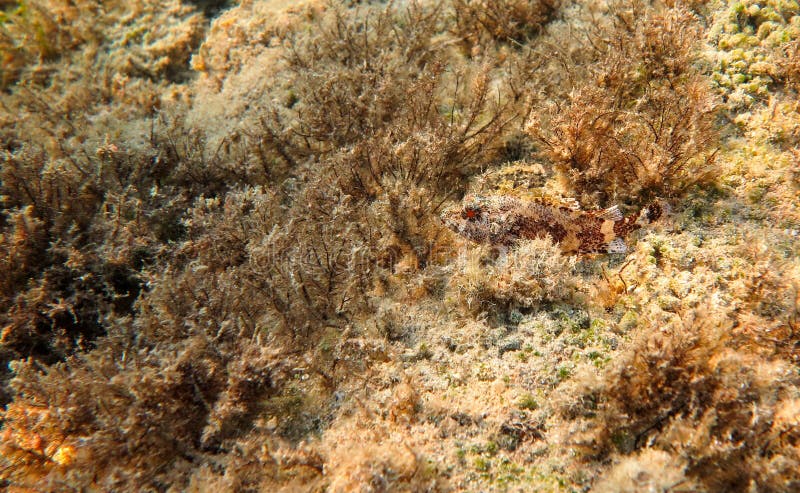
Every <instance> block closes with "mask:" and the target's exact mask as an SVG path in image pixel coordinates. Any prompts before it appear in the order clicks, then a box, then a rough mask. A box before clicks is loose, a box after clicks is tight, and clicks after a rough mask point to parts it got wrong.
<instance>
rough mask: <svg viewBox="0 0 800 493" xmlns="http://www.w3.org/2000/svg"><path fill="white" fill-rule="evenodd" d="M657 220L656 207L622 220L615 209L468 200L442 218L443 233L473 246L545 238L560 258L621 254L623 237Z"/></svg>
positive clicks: (658, 209)
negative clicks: (558, 250)
mask: <svg viewBox="0 0 800 493" xmlns="http://www.w3.org/2000/svg"><path fill="white" fill-rule="evenodd" d="M661 214H662V206H661V204H660V203H659V202H654V203H652V204H651V205H649V206H647V207H645V208H643V209H642V210H641V211H640V212H639V214H636V215H633V216H629V217H623V215H622V212H620V210H619V208H618V207H617V206H613V207H609V208H608V209H603V210H596V211H582V210H580V209H579V208H578V207H577V206H575V205H572V206H569V205H566V203H557V202H555V201H551V200H549V199H544V198H541V199H535V200H530V201H528V200H523V199H519V198H516V197H510V196H504V195H495V196H471V195H468V196H466V197H465V198H464V203H463V205H461V206H460V207H455V208H451V209H449V210H446V211H444V212H443V213H442V220H443V221H444V223H445V225H447V227H448V228H450V229H451V230H453V231H454V232H456V233H458V234H460V235H461V236H464V237H466V238H468V239H470V240H472V241H474V242H477V243H487V244H490V245H497V246H509V245H511V244H513V243H515V242H517V241H518V240H521V239H526V238H528V239H533V238H541V237H545V236H549V237H550V238H552V240H553V241H554V242H555V243H557V244H558V245H559V247H560V248H561V251H562V252H564V253H625V252H626V251H627V245H626V244H625V237H626V236H627V235H628V234H629V233H631V232H632V231H634V230H637V229H639V228H640V227H642V225H644V224H647V223H652V222H653V221H656V220H657V219H658V218H659V217H661Z"/></svg>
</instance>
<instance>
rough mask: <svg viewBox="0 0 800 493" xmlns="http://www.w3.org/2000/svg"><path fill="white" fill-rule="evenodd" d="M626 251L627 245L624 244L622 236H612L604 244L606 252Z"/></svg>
mask: <svg viewBox="0 0 800 493" xmlns="http://www.w3.org/2000/svg"><path fill="white" fill-rule="evenodd" d="M627 251H628V245H626V244H625V240H623V239H622V238H614V239H613V240H611V241H610V242H609V243H608V245H607V246H606V252H608V253H625V252H627Z"/></svg>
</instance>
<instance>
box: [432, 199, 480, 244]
mask: <svg viewBox="0 0 800 493" xmlns="http://www.w3.org/2000/svg"><path fill="white" fill-rule="evenodd" d="M491 217H492V208H491V205H490V204H489V203H487V202H486V201H484V200H482V199H481V198H480V197H474V196H467V197H465V198H464V202H463V203H462V204H460V205H457V206H453V207H450V208H448V209H445V210H444V211H443V212H442V214H441V218H442V222H444V224H445V226H447V227H448V228H449V229H450V230H451V231H453V232H455V233H457V234H459V235H461V236H463V237H464V238H467V239H469V240H472V241H475V242H478V243H485V242H487V241H489V239H490V236H491V233H492V227H491V226H492V224H491V220H490V219H491Z"/></svg>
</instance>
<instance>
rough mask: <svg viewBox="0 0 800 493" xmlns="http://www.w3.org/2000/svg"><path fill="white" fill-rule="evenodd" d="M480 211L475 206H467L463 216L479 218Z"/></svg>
mask: <svg viewBox="0 0 800 493" xmlns="http://www.w3.org/2000/svg"><path fill="white" fill-rule="evenodd" d="M480 212H481V211H480V210H478V209H477V208H475V207H467V208H465V209H464V212H463V213H462V214H461V217H463V218H464V219H468V220H470V221H473V220H475V219H477V218H478V214H480Z"/></svg>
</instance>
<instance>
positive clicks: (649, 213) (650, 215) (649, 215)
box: [638, 199, 669, 226]
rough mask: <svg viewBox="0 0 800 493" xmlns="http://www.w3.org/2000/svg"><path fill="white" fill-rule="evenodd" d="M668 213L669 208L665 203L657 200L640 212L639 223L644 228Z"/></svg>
mask: <svg viewBox="0 0 800 493" xmlns="http://www.w3.org/2000/svg"><path fill="white" fill-rule="evenodd" d="M667 213H669V206H668V205H667V204H666V203H665V202H663V201H661V200H658V199H656V200H654V201H652V202H650V203H649V204H648V205H647V206H646V207H644V208H643V209H642V210H641V211H640V212H639V218H638V222H639V224H640V225H642V226H644V225H646V224H652V223H654V222H656V221H658V220H659V219H661V217H662V216H663V215H664V214H667Z"/></svg>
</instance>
